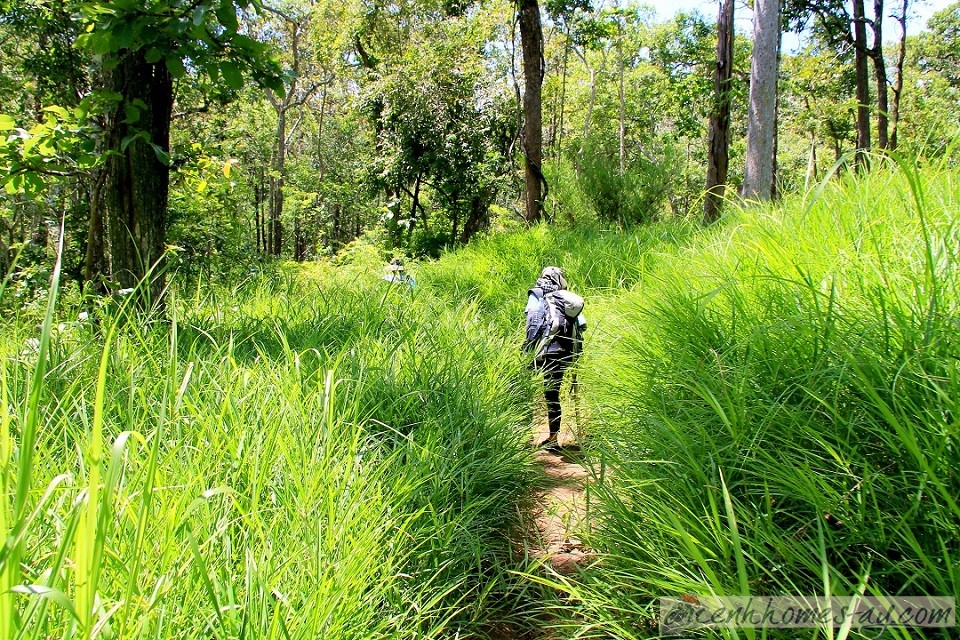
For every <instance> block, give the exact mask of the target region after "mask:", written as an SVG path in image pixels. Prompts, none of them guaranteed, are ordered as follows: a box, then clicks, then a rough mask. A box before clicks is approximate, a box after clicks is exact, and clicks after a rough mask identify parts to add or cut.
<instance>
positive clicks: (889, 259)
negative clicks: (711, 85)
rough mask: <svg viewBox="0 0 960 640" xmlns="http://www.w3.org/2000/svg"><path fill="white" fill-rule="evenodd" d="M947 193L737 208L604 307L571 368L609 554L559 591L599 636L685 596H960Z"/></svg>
mask: <svg viewBox="0 0 960 640" xmlns="http://www.w3.org/2000/svg"><path fill="white" fill-rule="evenodd" d="M957 184H958V183H957V180H956V176H955V175H954V174H950V173H936V172H933V171H931V172H929V173H927V174H926V175H925V176H924V178H923V179H921V178H920V176H919V175H918V174H917V173H916V170H915V168H914V167H912V166H909V165H904V168H903V169H899V168H897V167H885V168H884V169H882V170H879V171H877V172H876V173H874V174H872V175H869V176H865V177H863V178H860V179H853V178H848V179H844V180H842V181H837V182H835V183H832V184H828V185H823V187H822V188H821V189H820V190H818V191H816V192H813V193H810V194H809V195H808V196H807V197H806V198H804V199H800V198H795V199H791V200H789V201H788V202H787V203H786V206H785V207H784V208H783V209H776V208H772V207H771V208H766V209H750V210H743V211H737V212H736V213H733V214H731V215H730V217H729V218H728V219H727V220H726V222H725V223H724V224H723V225H721V226H720V227H717V228H714V229H712V230H711V231H710V233H707V234H704V235H702V236H700V237H699V238H697V239H696V241H695V242H694V243H692V244H691V245H690V246H689V247H688V248H687V249H686V250H685V251H683V252H681V253H678V254H676V255H674V256H667V257H665V258H664V259H663V260H661V261H660V262H659V264H658V267H657V269H656V271H655V272H652V273H650V275H649V276H648V277H644V278H643V279H642V281H641V283H640V284H639V286H637V287H635V288H634V289H633V290H632V291H630V292H628V293H625V294H623V295H622V296H620V297H618V298H617V299H615V300H613V301H611V303H610V306H609V308H611V309H616V310H618V312H617V313H616V314H614V315H610V316H607V317H605V318H604V325H603V331H602V334H601V335H602V339H601V340H599V341H596V342H594V343H592V345H591V348H589V349H586V350H585V354H584V358H585V360H586V362H584V364H583V374H582V376H581V378H582V379H583V381H584V382H583V384H584V388H585V390H587V393H588V395H589V396H590V397H591V398H592V402H593V404H594V406H593V408H592V411H593V415H594V418H595V425H596V426H595V428H594V429H593V430H592V437H593V440H592V446H593V447H594V451H595V452H596V456H597V459H598V460H599V461H601V462H600V464H601V466H600V470H599V473H600V478H599V480H598V482H597V483H596V485H595V488H592V489H591V493H592V494H593V495H596V496H597V498H598V500H599V501H600V507H601V511H602V513H601V514H600V515H599V516H598V520H597V522H598V524H599V526H598V527H597V528H596V530H595V531H594V532H593V535H590V536H588V541H589V543H590V544H591V545H592V546H594V547H596V548H598V549H601V550H602V552H601V554H602V557H603V561H602V563H601V564H600V565H598V567H597V568H596V569H595V570H594V571H591V572H588V573H587V574H585V575H584V576H582V580H578V581H577V583H575V584H571V585H570V589H572V590H574V592H575V593H576V594H577V597H578V599H579V600H581V601H582V602H583V605H582V606H581V607H580V608H579V610H578V613H577V615H579V616H583V619H584V620H587V621H588V622H587V623H586V624H587V625H589V627H590V628H591V629H593V630H594V633H611V634H613V635H616V636H617V637H624V638H643V637H649V635H650V630H649V624H650V621H651V618H654V617H655V615H656V609H655V606H653V605H654V604H655V601H656V600H655V599H656V598H658V597H660V596H680V595H682V594H685V593H686V594H723V595H748V594H754V595H788V594H800V593H803V594H809V593H820V594H823V593H824V589H825V588H826V589H829V592H828V595H852V594H853V593H855V592H856V590H857V589H858V588H859V587H863V588H865V589H866V593H867V594H868V595H880V594H886V595H906V594H927V595H953V596H956V595H958V594H960V583H958V581H957V576H958V575H960V573H958V571H957V569H958V566H957V557H958V552H960V549H958V548H957V540H958V537H957V531H958V530H960V508H958V503H957V501H956V496H957V495H958V494H960V468H958V458H957V456H956V455H954V450H955V448H956V446H957V438H958V435H960V434H958V432H957V422H956V420H955V415H956V413H957V411H958V407H957V398H960V388H958V386H957V385H958V381H960V375H958V373H960V372H958V369H957V359H956V353H957V349H958V347H960V345H958V343H957V336H958V333H957V330H956V329H957V327H956V313H957V310H958V305H960V300H958V298H957V292H958V291H960V286H958V285H960V283H958V282H957V273H958V271H957V269H956V262H957V259H958V255H957V246H958V245H957V230H958V223H957V218H956V215H955V212H956V210H957V203H958V202H960V191H958V189H957ZM601 425H602V427H601ZM726 501H729V508H727V509H725V508H724V506H723V505H724V503H725V502H726ZM826 585H828V586H826ZM584 630H585V629H584ZM819 633H820V632H819V631H816V630H811V631H810V632H809V633H805V635H804V636H803V637H819V635H818V634H819ZM855 633H856V631H855ZM719 635H722V636H724V634H723V633H720V634H719ZM724 637H726V636H724ZM729 637H733V634H732V633H731V634H730V635H729ZM767 637H780V636H775V635H774V634H773V633H769V632H768V633H767ZM783 637H796V636H788V635H784V636H783ZM903 637H915V636H914V635H913V633H912V632H908V631H904V632H903ZM916 637H919V635H917V636H916ZM923 637H929V636H926V635H924V636H923ZM934 637H940V636H934ZM943 637H947V636H943Z"/></svg>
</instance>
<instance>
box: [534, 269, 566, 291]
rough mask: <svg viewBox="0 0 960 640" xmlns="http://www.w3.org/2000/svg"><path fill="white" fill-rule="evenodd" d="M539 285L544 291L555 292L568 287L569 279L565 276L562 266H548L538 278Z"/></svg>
mask: <svg viewBox="0 0 960 640" xmlns="http://www.w3.org/2000/svg"><path fill="white" fill-rule="evenodd" d="M537 287H538V288H540V289H542V290H543V292H544V293H553V292H554V291H559V290H560V289H566V288H567V280H566V278H564V277H563V270H562V269H560V267H546V268H544V270H543V272H542V273H541V274H540V278H539V279H537Z"/></svg>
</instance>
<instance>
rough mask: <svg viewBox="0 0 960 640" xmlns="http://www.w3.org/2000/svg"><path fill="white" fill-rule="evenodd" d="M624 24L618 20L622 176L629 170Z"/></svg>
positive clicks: (618, 131) (618, 96)
mask: <svg viewBox="0 0 960 640" xmlns="http://www.w3.org/2000/svg"><path fill="white" fill-rule="evenodd" d="M623 67H624V62H623V25H622V24H621V23H620V20H619V19H618V20H617V76H618V83H617V99H618V101H619V103H620V105H619V106H620V114H619V115H620V118H619V120H620V122H619V127H618V128H617V136H618V138H619V142H620V149H619V160H620V176H621V177H623V174H624V173H626V170H627V95H626V91H625V90H624V86H623Z"/></svg>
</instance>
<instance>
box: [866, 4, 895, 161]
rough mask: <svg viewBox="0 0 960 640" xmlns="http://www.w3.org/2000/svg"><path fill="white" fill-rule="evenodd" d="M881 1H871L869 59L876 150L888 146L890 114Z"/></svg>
mask: <svg viewBox="0 0 960 640" xmlns="http://www.w3.org/2000/svg"><path fill="white" fill-rule="evenodd" d="M883 17H884V16H883V0H873V20H871V21H870V27H871V29H872V31H873V47H871V48H870V52H869V55H870V59H871V60H873V73H874V78H875V81H876V84H877V148H879V149H886V148H887V146H889V129H890V114H889V109H890V107H889V104H888V97H889V92H888V88H887V63H886V61H885V60H884V57H883Z"/></svg>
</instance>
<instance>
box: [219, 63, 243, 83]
mask: <svg viewBox="0 0 960 640" xmlns="http://www.w3.org/2000/svg"><path fill="white" fill-rule="evenodd" d="M220 73H221V74H222V75H223V81H224V82H226V83H227V86H228V87H230V88H231V89H242V88H243V73H242V72H241V71H240V67H239V65H237V63H235V62H233V61H232V60H224V61H223V62H221V63H220Z"/></svg>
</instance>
